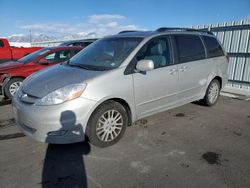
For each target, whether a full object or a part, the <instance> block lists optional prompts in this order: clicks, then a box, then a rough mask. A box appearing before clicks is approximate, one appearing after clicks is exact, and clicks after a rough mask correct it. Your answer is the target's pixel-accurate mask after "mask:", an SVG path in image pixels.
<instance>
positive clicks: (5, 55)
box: [0, 39, 97, 99]
mask: <svg viewBox="0 0 250 188" xmlns="http://www.w3.org/2000/svg"><path fill="white" fill-rule="evenodd" d="M96 40H97V39H83V40H73V41H68V42H64V43H62V44H60V45H59V46H58V47H50V48H41V47H32V48H11V47H10V46H9V42H8V40H7V39H0V95H4V96H5V97H6V98H9V99H11V98H12V97H13V95H14V94H15V93H16V91H17V90H18V89H19V87H20V85H21V83H22V82H23V80H24V79H25V78H26V77H27V76H29V75H30V74H32V73H34V72H37V71H39V70H41V69H44V68H47V67H49V66H52V65H55V64H57V63H61V62H64V61H68V60H69V59H70V58H71V57H73V56H74V55H75V54H76V53H78V52H79V51H80V50H82V49H83V48H85V47H87V46H88V45H90V44H91V43H93V42H94V41H96ZM37 50H38V51H37ZM10 60H11V61H10Z"/></svg>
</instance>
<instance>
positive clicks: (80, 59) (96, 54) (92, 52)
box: [69, 37, 142, 71]
mask: <svg viewBox="0 0 250 188" xmlns="http://www.w3.org/2000/svg"><path fill="white" fill-rule="evenodd" d="M141 40H142V38H138V37H136V38H135V37H130V38H128V37H126V38H125V37H121V38H107V39H101V40H99V41H96V42H95V43H93V44H92V45H90V46H89V47H87V48H85V49H84V50H82V51H81V52H80V53H78V54H77V55H76V56H74V57H73V58H72V59H70V62H69V65H70V66H79V67H82V68H86V69H90V70H100V71H102V70H110V69H114V68H117V67H119V66H120V65H121V63H122V62H123V61H124V60H125V58H126V57H128V55H129V54H130V53H131V52H132V51H133V50H134V49H135V48H136V46H137V45H138V44H139V43H140V42H141Z"/></svg>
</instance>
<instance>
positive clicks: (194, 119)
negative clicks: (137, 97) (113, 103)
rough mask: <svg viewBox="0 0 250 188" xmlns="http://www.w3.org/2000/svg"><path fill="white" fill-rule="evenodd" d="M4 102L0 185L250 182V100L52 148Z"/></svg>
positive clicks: (223, 102)
mask: <svg viewBox="0 0 250 188" xmlns="http://www.w3.org/2000/svg"><path fill="white" fill-rule="evenodd" d="M14 125H15V123H14V120H13V118H12V113H11V105H10V104H9V102H2V103H1V104H0V152H1V155H0V187H1V188H2V187H3V188H6V187H18V188H22V187H23V188H29V187H32V188H35V187H45V188H46V187H90V188H92V187H103V188H106V187H107V188H117V187H122V188H123V187H126V188H127V187H128V188H137V187H138V188H143V187H148V188H152V187H178V188H181V187H197V188H200V187H212V188H214V187H218V188H224V187H250V101H247V100H244V98H238V99H233V98H229V97H221V98H220V100H219V102H218V104H217V105H215V106H213V107H204V106H201V105H198V104H194V103H191V104H187V105H185V106H182V107H179V108H176V109H173V110H169V111H166V112H163V113H160V114H157V115H154V116H151V117H149V118H146V119H143V120H140V121H138V122H136V123H135V124H134V125H133V126H131V127H128V129H127V131H126V133H125V135H124V137H123V138H122V140H121V141H120V142H119V143H117V144H116V145H114V146H112V147H109V148H104V149H100V148H96V147H94V146H92V145H89V144H88V143H77V144H70V145H48V144H44V143H39V142H36V141H34V140H32V139H30V138H28V137H26V136H24V135H23V134H22V133H20V131H19V130H18V129H17V128H16V127H15V126H14Z"/></svg>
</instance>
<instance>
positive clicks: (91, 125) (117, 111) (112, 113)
mask: <svg viewBox="0 0 250 188" xmlns="http://www.w3.org/2000/svg"><path fill="white" fill-rule="evenodd" d="M127 125H128V115H127V112H126V109H125V108H124V107H123V106H122V105H121V104H120V103H118V102H115V101H107V102H105V103H103V104H102V105H101V106H99V107H98V108H97V109H96V110H95V111H94V112H93V114H92V116H91V117H90V119H89V122H88V125H87V128H86V136H87V138H88V140H89V141H90V143H91V144H93V145H95V146H97V147H108V146H111V145H113V144H115V143H116V142H118V141H119V140H120V139H121V137H122V136H123V134H124V132H125V130H126V127H127Z"/></svg>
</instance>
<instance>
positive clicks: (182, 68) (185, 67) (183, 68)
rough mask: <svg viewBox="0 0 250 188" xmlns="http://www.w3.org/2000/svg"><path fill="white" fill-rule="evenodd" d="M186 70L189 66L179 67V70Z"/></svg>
mask: <svg viewBox="0 0 250 188" xmlns="http://www.w3.org/2000/svg"><path fill="white" fill-rule="evenodd" d="M186 70H187V66H181V68H180V69H179V71H181V72H184V71H186Z"/></svg>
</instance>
